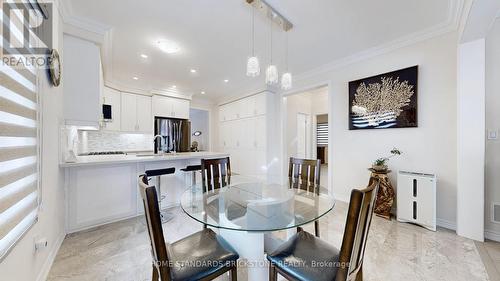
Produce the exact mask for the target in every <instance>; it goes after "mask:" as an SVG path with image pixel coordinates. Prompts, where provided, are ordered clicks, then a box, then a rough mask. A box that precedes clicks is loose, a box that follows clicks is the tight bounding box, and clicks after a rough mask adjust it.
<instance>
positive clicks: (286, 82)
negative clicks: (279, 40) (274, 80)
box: [281, 32, 292, 90]
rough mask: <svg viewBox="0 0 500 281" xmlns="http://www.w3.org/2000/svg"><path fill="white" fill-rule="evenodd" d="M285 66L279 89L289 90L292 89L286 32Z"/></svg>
mask: <svg viewBox="0 0 500 281" xmlns="http://www.w3.org/2000/svg"><path fill="white" fill-rule="evenodd" d="M285 66H286V71H285V73H283V75H282V76H281V89H283V90H289V89H291V88H292V74H291V73H290V72H289V71H288V32H286V46H285Z"/></svg>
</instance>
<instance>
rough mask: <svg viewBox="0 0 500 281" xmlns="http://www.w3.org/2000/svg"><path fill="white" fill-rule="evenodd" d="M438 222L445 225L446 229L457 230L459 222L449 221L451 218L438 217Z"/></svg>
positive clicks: (442, 225)
mask: <svg viewBox="0 0 500 281" xmlns="http://www.w3.org/2000/svg"><path fill="white" fill-rule="evenodd" d="M436 223H437V225H438V226H440V227H443V228H446V229H451V230H457V224H456V223H455V222H454V221H449V220H445V219H440V218H437V219H436Z"/></svg>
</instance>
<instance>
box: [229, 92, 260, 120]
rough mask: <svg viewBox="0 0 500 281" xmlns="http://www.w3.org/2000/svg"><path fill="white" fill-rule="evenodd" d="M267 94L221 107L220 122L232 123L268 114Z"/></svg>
mask: <svg viewBox="0 0 500 281" xmlns="http://www.w3.org/2000/svg"><path fill="white" fill-rule="evenodd" d="M266 99H267V96H266V93H260V94H257V95H253V96H250V97H246V98H243V99H240V100H237V101H233V102H230V103H227V104H224V105H221V106H220V107H219V121H221V122H224V121H231V120H238V119H244V118H250V117H255V116H261V115H265V114H266V105H267V100H266Z"/></svg>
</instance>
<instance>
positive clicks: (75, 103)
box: [63, 34, 102, 128]
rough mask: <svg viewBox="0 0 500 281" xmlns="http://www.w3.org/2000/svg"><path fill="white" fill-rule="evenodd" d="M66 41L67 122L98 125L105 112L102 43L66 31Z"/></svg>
mask: <svg viewBox="0 0 500 281" xmlns="http://www.w3.org/2000/svg"><path fill="white" fill-rule="evenodd" d="M63 44H64V53H63V62H64V119H65V123H66V124H68V125H80V126H94V127H96V128H97V127H98V126H99V121H100V119H101V116H102V111H101V90H102V87H101V85H102V71H101V57H100V52H99V47H98V46H97V45H96V44H95V43H93V42H90V41H86V40H83V39H80V38H77V37H73V36H70V35H67V34H64V38H63Z"/></svg>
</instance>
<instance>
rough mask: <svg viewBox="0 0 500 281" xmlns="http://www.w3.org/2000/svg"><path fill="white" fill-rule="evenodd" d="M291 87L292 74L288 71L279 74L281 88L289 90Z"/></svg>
mask: <svg viewBox="0 0 500 281" xmlns="http://www.w3.org/2000/svg"><path fill="white" fill-rule="evenodd" d="M291 88H292V74H291V73H290V72H286V73H283V75H282V76H281V89H283V90H289V89H291Z"/></svg>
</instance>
